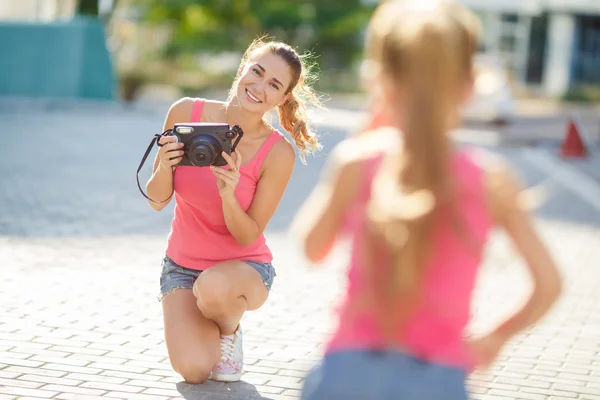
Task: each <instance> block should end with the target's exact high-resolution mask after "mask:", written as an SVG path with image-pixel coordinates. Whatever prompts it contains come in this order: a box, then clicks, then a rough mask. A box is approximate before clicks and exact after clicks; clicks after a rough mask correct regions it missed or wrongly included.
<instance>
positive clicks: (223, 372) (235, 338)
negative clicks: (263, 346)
mask: <svg viewBox="0 0 600 400" xmlns="http://www.w3.org/2000/svg"><path fill="white" fill-rule="evenodd" d="M243 367H244V350H243V348H242V326H241V325H239V326H238V328H237V330H236V331H235V332H234V333H233V335H221V361H219V363H218V364H217V366H216V367H215V368H214V369H213V370H212V373H211V379H212V380H213V381H221V382H236V381H239V380H240V379H242V369H243Z"/></svg>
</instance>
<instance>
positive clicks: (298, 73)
mask: <svg viewBox="0 0 600 400" xmlns="http://www.w3.org/2000/svg"><path fill="white" fill-rule="evenodd" d="M266 52H271V53H272V54H276V55H278V56H279V57H281V58H282V59H283V60H284V61H285V62H286V63H287V64H288V66H289V67H290V69H291V70H292V82H291V83H290V86H289V87H288V88H287V89H286V94H289V97H288V98H287V100H286V101H285V102H284V103H283V104H281V105H279V106H277V112H278V114H279V122H280V124H281V126H282V127H283V128H284V129H285V130H286V131H287V132H289V134H290V135H291V136H292V138H293V140H294V143H295V144H296V146H297V147H298V149H300V159H301V160H302V162H305V159H304V155H305V154H306V153H307V152H312V151H315V150H320V149H321V145H320V144H319V142H318V141H317V137H316V135H315V133H314V131H312V130H311V129H310V127H309V125H308V120H309V118H308V110H307V103H310V104H313V105H315V106H317V107H321V104H320V101H319V99H318V98H317V96H316V95H315V93H314V92H313V90H312V89H311V87H310V84H311V83H312V80H313V78H314V77H313V76H312V75H311V73H310V72H311V71H310V69H311V65H309V64H308V63H306V62H305V59H306V58H307V57H308V55H299V54H298V53H297V52H296V50H294V48H292V47H291V46H290V45H288V44H286V43H283V42H278V41H268V40H267V39H266V38H259V39H256V40H254V41H253V42H252V43H251V44H250V46H249V47H248V49H246V52H245V53H244V56H243V57H242V61H241V63H240V68H239V69H238V72H237V75H236V77H235V80H234V83H233V86H232V88H231V91H230V92H229V100H231V99H232V98H233V97H234V96H235V93H236V91H237V84H238V82H239V80H240V77H241V75H242V73H243V71H244V68H245V66H246V64H247V63H248V62H249V61H252V60H253V59H255V58H256V57H258V56H260V55H262V54H264V53H266Z"/></svg>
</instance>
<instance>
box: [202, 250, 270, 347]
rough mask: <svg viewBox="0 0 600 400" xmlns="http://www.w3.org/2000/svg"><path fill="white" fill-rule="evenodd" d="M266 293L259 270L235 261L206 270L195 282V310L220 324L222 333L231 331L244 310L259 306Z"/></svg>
mask: <svg viewBox="0 0 600 400" xmlns="http://www.w3.org/2000/svg"><path fill="white" fill-rule="evenodd" d="M268 294H269V293H268V289H267V287H266V286H265V283H264V281H263V277H261V275H260V273H258V271H257V270H256V269H254V268H253V267H251V266H250V265H249V264H247V263H246V262H243V261H238V260H232V261H226V262H223V263H220V264H217V265H214V266H212V267H210V268H208V269H206V270H205V271H203V272H202V274H200V276H199V277H198V279H197V280H196V282H195V283H194V295H195V296H196V304H197V306H198V309H199V310H200V312H201V313H202V315H204V316H205V317H206V318H209V319H210V320H212V321H214V322H215V323H216V324H217V325H218V326H219V329H220V331H221V334H222V335H231V334H233V333H234V332H235V331H236V329H237V327H238V325H239V323H240V320H241V319H242V316H243V315H244V312H246V311H251V310H256V309H257V308H259V307H260V306H262V305H263V304H264V302H265V301H266V300H267V296H268Z"/></svg>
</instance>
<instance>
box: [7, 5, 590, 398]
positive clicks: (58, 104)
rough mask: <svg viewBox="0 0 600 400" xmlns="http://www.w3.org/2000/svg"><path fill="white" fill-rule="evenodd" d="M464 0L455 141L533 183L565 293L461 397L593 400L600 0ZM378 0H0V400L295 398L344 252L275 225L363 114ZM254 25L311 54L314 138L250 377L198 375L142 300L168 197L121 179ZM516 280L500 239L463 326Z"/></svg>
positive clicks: (298, 173)
mask: <svg viewBox="0 0 600 400" xmlns="http://www.w3.org/2000/svg"><path fill="white" fill-rule="evenodd" d="M460 1H462V2H463V3H464V4H466V5H468V6H469V7H470V8H471V9H472V10H473V11H475V12H476V13H477V15H478V16H479V18H480V20H481V23H482V26H483V28H484V34H483V35H482V38H481V42H480V43H479V52H478V54H477V56H476V60H475V61H476V65H477V82H476V90H475V94H474V97H473V99H472V100H471V102H470V103H469V104H468V106H467V107H465V109H464V116H465V125H464V126H463V127H461V129H458V130H457V131H456V132H455V137H456V139H457V142H458V144H460V145H465V146H476V147H481V148H484V149H487V150H489V151H490V152H492V153H495V154H499V155H501V156H502V157H504V158H505V159H506V160H508V162H509V163H510V164H511V165H513V167H514V168H515V169H516V170H517V171H518V173H519V175H520V176H521V178H522V181H523V184H524V186H525V187H528V188H534V190H533V191H531V192H529V193H531V194H534V195H536V196H533V199H534V200H535V201H534V202H533V203H534V204H535V205H537V207H536V208H534V209H532V212H533V214H534V217H535V223H536V226H538V228H539V231H540V232H541V234H542V236H543V238H544V240H545V241H546V243H547V245H548V247H549V248H550V250H551V251H552V254H553V255H554V256H555V257H556V258H557V260H558V262H559V264H560V266H561V270H562V272H563V274H564V277H565V285H566V289H565V294H564V296H563V298H562V299H561V301H560V303H559V305H558V306H557V307H556V308H555V309H554V310H553V311H552V313H551V315H549V317H548V318H547V319H545V320H544V321H543V323H541V324H540V325H539V326H537V327H535V328H533V329H531V330H528V331H527V332H523V333H522V334H520V335H518V336H517V337H516V338H515V339H514V340H513V341H512V342H511V344H510V346H508V347H507V349H506V350H505V351H504V352H503V354H502V356H501V357H500V358H499V359H498V361H497V363H496V364H495V365H494V366H493V368H492V369H491V370H490V371H489V372H488V373H487V374H475V375H473V376H472V377H471V379H470V381H469V385H470V387H471V388H472V390H473V393H474V396H473V399H490V400H501V399H504V400H505V399H529V400H545V399H559V398H569V399H575V400H584V399H587V400H592V399H598V398H600V386H599V384H598V379H599V378H598V377H600V297H599V296H598V295H597V293H598V291H599V290H600V269H598V268H597V267H598V259H600V247H599V246H598V243H600V0H460ZM376 4H377V2H376V1H367V0H320V1H318V0H303V1H299V0H287V1H283V0H91V1H89V0H79V1H76V0H0V127H1V128H2V129H1V133H0V135H2V141H1V142H0V258H1V259H2V260H3V262H2V264H1V265H0V278H1V283H0V399H2V400H5V399H9V400H16V399H19V400H21V399H31V398H54V399H65V400H67V399H80V398H81V399H101V398H115V399H139V400H144V399H153V400H163V399H171V398H177V399H180V398H185V399H190V400H208V399H210V400H232V399H252V400H254V399H279V400H288V399H296V398H298V397H299V389H300V388H301V386H302V378H303V377H304V375H305V373H306V371H308V369H310V368H311V366H312V365H314V363H315V362H316V361H317V360H318V359H319V357H320V355H321V349H322V347H321V344H322V343H323V340H324V339H325V335H326V334H327V332H328V331H329V330H330V329H331V327H332V323H333V321H334V319H332V318H331V313H332V310H333V306H334V304H335V302H336V299H337V298H338V296H339V295H340V293H341V291H342V290H343V288H344V272H345V271H344V267H345V265H346V264H345V262H346V257H347V254H348V252H347V251H346V250H347V249H346V248H345V247H344V245H341V247H340V249H339V251H338V252H336V253H335V254H334V255H333V256H332V257H331V259H330V260H328V262H327V267H329V268H326V269H324V270H309V269H308V268H307V265H306V263H305V262H304V260H303V258H302V256H301V255H300V254H299V252H298V250H297V248H296V246H295V243H294V241H293V240H291V239H290V237H289V232H288V229H289V225H290V222H291V221H292V220H293V219H294V217H295V214H296V211H297V210H298V208H299V207H300V205H301V204H302V202H303V201H304V200H305V199H306V197H307V196H308V194H309V193H310V191H311V190H312V189H313V187H314V186H315V184H316V182H317V180H318V179H319V176H320V173H321V171H322V168H323V166H324V165H325V163H326V160H327V156H328V154H329V151H330V150H331V149H332V148H333V147H334V146H335V145H336V144H337V143H339V142H340V141H341V140H343V139H344V138H345V137H346V136H347V135H349V134H352V133H353V132H355V131H356V130H357V129H359V128H360V126H361V124H362V123H363V122H365V119H366V113H365V109H366V104H365V96H364V94H363V92H362V90H361V86H360V84H359V79H358V65H359V61H360V59H361V47H362V43H363V34H364V29H365V25H366V23H367V21H368V19H369V17H370V15H371V13H372V11H373V9H374V7H375V6H376ZM263 34H268V35H270V36H271V37H274V38H276V39H279V40H284V41H287V42H289V43H290V44H291V45H293V46H295V47H297V48H298V49H299V51H301V52H310V53H311V54H312V55H313V57H312V62H313V63H314V64H315V71H316V72H318V78H319V79H318V81H317V82H316V89H317V90H318V92H319V94H321V95H322V98H323V99H324V100H325V107H326V109H325V110H313V111H314V114H313V126H314V128H315V129H316V131H317V133H318V136H319V138H320V141H321V143H322V144H323V151H322V152H319V153H317V154H315V155H313V156H309V157H308V158H307V165H303V164H301V163H300V161H297V164H296V167H295V171H294V174H293V176H292V179H291V182H290V184H289V185H288V188H287V191H286V193H285V195H284V197H283V199H282V201H281V204H280V205H279V208H278V209H277V212H276V214H275V215H274V217H273V219H272V220H271V222H270V223H269V226H268V227H267V232H266V234H267V240H268V243H269V245H270V247H271V248H272V250H273V254H274V265H275V266H276V268H277V274H278V275H277V280H276V281H275V285H274V288H273V291H272V293H271V295H270V298H269V301H268V302H267V304H266V305H265V306H264V307H263V308H261V309H260V310H259V311H257V312H255V313H249V314H248V315H247V316H245V317H244V320H243V325H244V345H245V347H244V352H245V355H246V359H245V362H246V367H245V371H246V373H245V375H244V377H243V380H242V382H239V383H237V384H233V385H224V384H216V383H214V382H212V383H208V384H206V385H199V386H190V385H186V384H184V383H182V382H180V380H181V379H180V378H179V377H178V376H177V375H176V374H175V373H174V372H173V371H172V370H171V368H170V365H169V362H168V358H167V354H166V349H165V347H164V342H163V331H162V314H161V308H160V303H158V302H157V301H156V296H157V294H158V291H159V287H158V277H159V273H160V261H161V259H162V257H164V248H165V245H166V237H167V235H168V233H169V229H170V222H171V219H172V215H173V214H172V213H173V206H174V205H173V204H170V205H169V206H168V207H167V208H165V209H164V210H163V211H162V212H160V213H156V212H155V211H153V210H152V209H151V208H150V207H149V206H148V204H147V201H146V200H145V199H144V198H143V197H142V195H141V194H140V193H139V191H138V188H137V185H136V181H135V177H134V174H135V172H136V169H137V167H138V165H139V162H140V160H141V158H142V156H143V154H144V151H145V150H146V148H147V146H148V144H149V143H150V141H151V139H152V137H153V136H152V135H154V134H155V133H160V132H161V131H162V125H163V121H164V117H165V114H166V112H167V110H168V107H169V105H170V104H171V103H172V102H173V101H174V100H176V99H178V98H180V97H181V96H199V97H209V98H213V99H221V100H223V99H225V98H226V93H227V90H228V89H229V86H230V85H231V81H232V78H233V76H234V74H235V72H236V70H237V68H238V66H239V61H240V57H241V55H242V52H243V51H244V50H245V49H246V47H247V46H248V44H249V43H250V42H251V41H252V39H254V38H256V37H257V36H261V35H263ZM275 126H277V127H279V126H278V125H277V124H275ZM154 151H155V150H154ZM154 151H153V152H152V155H151V157H150V160H149V161H148V162H147V163H146V165H145V166H144V168H143V169H142V171H141V172H140V174H139V178H140V181H141V182H142V186H143V185H144V183H145V182H146V180H147V179H148V177H149V176H150V173H151V164H152V161H151V159H152V157H153V155H154ZM529 284H530V281H529V278H528V274H527V273H526V268H525V266H524V265H523V262H522V260H521V259H520V257H518V255H517V254H516V253H515V251H514V249H513V248H512V246H511V244H510V243H509V242H508V240H507V239H506V237H505V236H504V235H503V234H502V233H501V232H495V233H494V235H493V237H492V238H491V239H490V246H489V251H488V254H487V257H486V263H485V266H484V268H483V270H482V273H481V277H480V282H479V283H478V292H477V299H476V300H477V307H476V309H475V310H474V313H475V315H474V321H473V324H472V327H470V329H471V330H472V331H473V332H477V331H478V330H479V329H485V328H486V327H489V326H491V325H492V324H493V323H494V322H496V321H498V319H499V318H501V317H502V316H503V315H505V314H506V313H508V312H511V311H512V310H513V309H514V307H515V306H517V305H518V304H519V303H520V302H521V301H522V300H523V299H524V296H526V295H527V294H528V292H529V290H530V285H529Z"/></svg>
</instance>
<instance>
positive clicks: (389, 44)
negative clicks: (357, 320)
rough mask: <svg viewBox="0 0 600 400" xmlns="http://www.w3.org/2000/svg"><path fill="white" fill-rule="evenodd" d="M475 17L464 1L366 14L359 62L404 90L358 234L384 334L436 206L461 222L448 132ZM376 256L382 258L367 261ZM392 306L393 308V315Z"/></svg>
mask: <svg viewBox="0 0 600 400" xmlns="http://www.w3.org/2000/svg"><path fill="white" fill-rule="evenodd" d="M478 27H479V25H478V20H477V19H476V17H475V16H474V15H472V14H471V13H470V12H469V11H467V10H466V9H465V8H463V7H462V6H460V5H458V4H456V3H454V2H450V1H435V0H414V1H401V0H395V1H388V2H386V3H384V4H382V5H381V6H379V8H378V9H377V10H376V12H375V14H374V15H373V17H372V19H371V21H370V23H369V27H368V31H367V38H366V63H367V65H371V66H372V67H374V70H376V71H378V73H379V74H380V76H381V78H382V81H383V82H385V84H386V85H387V86H388V87H387V90H393V88H397V89H396V90H395V91H396V92H397V93H400V94H401V95H402V97H401V99H402V100H403V103H402V105H401V109H399V110H398V112H399V113H401V118H402V121H403V135H402V141H401V143H402V145H401V149H400V156H398V154H396V155H393V156H392V155H388V156H384V158H383V159H382V161H381V164H380V166H379V167H378V170H377V172H376V174H375V177H374V180H373V184H372V187H371V198H370V200H369V204H368V205H367V227H368V229H367V231H366V232H367V233H366V235H365V238H364V239H365V241H364V242H363V245H364V246H366V247H365V249H364V250H365V254H366V257H368V258H369V260H366V262H365V268H367V269H369V270H371V271H370V273H369V274H368V275H367V277H368V279H369V281H370V284H371V286H370V287H371V288H372V289H373V290H371V291H370V292H372V293H371V294H370V296H371V300H374V301H376V302H377V304H376V305H375V308H376V310H378V313H381V314H380V317H381V318H380V321H381V322H382V323H384V324H387V329H385V330H384V331H387V332H388V333H390V334H391V333H392V332H398V328H399V326H398V325H397V324H400V323H402V322H403V321H405V320H404V318H407V317H408V315H407V314H408V313H405V312H403V313H401V314H402V315H400V316H398V315H399V314H398V311H397V310H396V311H394V310H395V308H394V304H398V300H401V301H404V302H405V303H404V304H405V305H408V304H409V303H410V304H413V305H414V302H415V301H416V300H417V297H418V290H417V289H418V286H419V284H420V281H421V278H422V276H423V272H424V268H425V266H426V265H427V261H428V255H429V250H430V246H431V245H432V242H433V239H434V238H433V229H434V227H435V226H436V224H437V223H439V218H438V217H439V216H440V213H439V211H440V210H441V209H443V210H448V211H450V212H449V213H448V214H445V215H450V216H451V217H452V218H451V221H450V222H449V223H451V224H453V225H454V226H458V225H459V224H457V222H458V213H457V212H456V210H453V207H451V206H452V203H453V201H452V200H453V198H454V192H453V189H454V185H453V183H454V182H453V178H452V170H451V168H450V158H451V153H452V148H451V142H450V139H449V138H448V137H447V133H448V131H449V130H450V129H451V128H452V127H451V124H452V123H453V120H452V119H453V118H455V117H456V114H455V113H456V112H457V110H458V106H459V103H460V101H461V97H462V96H463V95H464V93H465V90H466V88H467V84H468V82H469V80H470V79H471V77H472V59H473V56H474V53H475V51H476V46H477V33H478ZM444 222H446V221H444ZM459 230H461V229H460V227H459ZM460 233H461V232H459V234H460ZM462 233H464V232H462ZM379 262H383V264H384V265H386V268H384V269H383V270H380V271H379V272H374V269H373V268H369V265H374V264H375V263H379ZM414 308H415V307H403V310H414ZM390 314H393V315H396V316H397V318H396V320H395V321H394V320H393V318H391V315H390ZM398 319H399V320H398ZM392 323H393V324H395V325H394V326H392V325H390V324H392Z"/></svg>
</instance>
